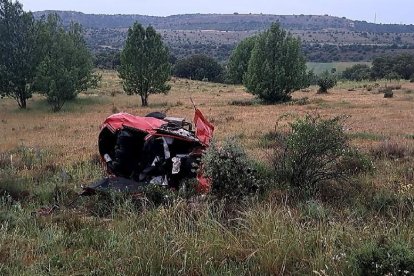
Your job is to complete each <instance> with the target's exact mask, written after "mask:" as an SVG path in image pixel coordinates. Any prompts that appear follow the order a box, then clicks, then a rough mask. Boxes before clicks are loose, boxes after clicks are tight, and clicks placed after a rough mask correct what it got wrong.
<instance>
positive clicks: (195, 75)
mask: <svg viewBox="0 0 414 276" xmlns="http://www.w3.org/2000/svg"><path fill="white" fill-rule="evenodd" d="M174 75H175V76H177V77H180V78H189V79H193V80H200V81H201V80H204V79H207V80H209V81H213V82H221V81H223V67H222V66H221V65H220V64H219V63H218V62H217V61H216V60H215V59H214V58H211V57H209V56H206V55H193V56H191V57H189V58H186V59H182V60H179V61H177V63H176V64H175V66H174Z"/></svg>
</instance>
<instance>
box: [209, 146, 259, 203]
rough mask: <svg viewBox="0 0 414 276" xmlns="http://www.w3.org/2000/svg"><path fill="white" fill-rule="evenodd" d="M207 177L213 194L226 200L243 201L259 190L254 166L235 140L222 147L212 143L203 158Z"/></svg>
mask: <svg viewBox="0 0 414 276" xmlns="http://www.w3.org/2000/svg"><path fill="white" fill-rule="evenodd" d="M203 164H204V170H205V174H206V176H207V177H208V178H209V179H210V181H211V186H212V194H213V195H215V196H217V197H218V198H224V199H236V200H238V199H243V198H245V197H247V196H249V195H251V194H252V193H254V192H255V191H256V190H257V188H258V186H259V185H258V184H259V181H258V180H257V179H256V176H255V174H256V173H255V171H254V170H253V167H254V164H253V162H252V161H251V160H250V159H249V158H248V156H247V154H246V152H245V151H244V150H243V149H242V148H241V147H240V146H239V145H238V144H237V141H235V140H234V139H228V140H226V141H225V142H224V143H223V145H222V146H221V147H220V146H218V145H217V144H216V143H212V145H211V146H210V147H209V149H208V150H207V152H206V153H205V154H204V156H203Z"/></svg>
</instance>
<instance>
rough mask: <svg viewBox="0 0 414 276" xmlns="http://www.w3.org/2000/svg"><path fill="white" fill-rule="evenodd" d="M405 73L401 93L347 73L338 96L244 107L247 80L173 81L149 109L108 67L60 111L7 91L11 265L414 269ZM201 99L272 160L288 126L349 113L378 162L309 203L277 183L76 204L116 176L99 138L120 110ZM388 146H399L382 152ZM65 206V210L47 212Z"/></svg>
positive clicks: (37, 271) (209, 112) (232, 132)
mask: <svg viewBox="0 0 414 276" xmlns="http://www.w3.org/2000/svg"><path fill="white" fill-rule="evenodd" d="M400 84H401V85H402V88H401V89H399V90H396V91H394V92H395V93H394V98H391V99H385V98H384V97H383V95H382V94H378V93H375V92H376V90H377V88H374V89H373V90H372V91H368V90H367V89H366V88H364V85H362V84H359V83H345V84H343V83H342V84H339V85H338V87H337V88H336V89H333V90H332V91H330V93H328V94H327V95H319V94H316V88H313V89H311V91H310V92H295V93H294V98H295V99H303V98H307V100H303V102H304V103H305V104H301V105H299V104H295V102H293V103H289V104H280V105H259V104H252V105H248V106H240V105H232V104H231V103H233V102H235V101H238V102H240V101H242V102H243V101H251V100H252V99H253V98H252V96H251V95H250V94H247V93H246V92H245V91H244V88H243V87H241V86H231V85H223V84H214V83H206V82H195V81H188V80H183V79H173V80H172V81H171V85H172V90H171V92H170V93H169V94H168V95H155V96H151V97H150V98H149V102H150V106H149V107H147V108H142V107H140V105H139V102H140V101H139V98H138V97H137V96H127V95H125V94H123V93H122V88H121V85H120V81H119V79H118V78H117V76H116V74H115V73H114V72H109V71H106V72H103V83H102V86H101V87H100V88H98V89H96V90H93V91H88V92H87V93H86V94H82V95H80V96H79V98H78V99H77V100H76V101H74V102H72V103H68V104H67V105H65V106H64V108H63V111H62V112H60V113H52V112H50V110H49V107H48V106H47V104H46V102H45V99H44V98H43V97H41V96H39V95H35V96H34V97H33V99H31V100H30V101H29V102H28V110H18V108H17V104H16V103H15V102H14V101H13V100H11V99H1V100H0V127H1V131H0V192H2V194H4V196H2V197H0V223H1V227H0V274H1V275H85V274H91V275H131V274H133V275H148V274H157V275H158V274H160V275H269V274H270V275H303V274H308V275H309V274H313V275H355V274H361V271H364V270H362V269H363V268H364V266H372V270H371V271H374V272H375V271H377V273H378V274H379V273H380V272H381V271H382V270H381V269H382V268H383V267H387V266H389V267H391V268H395V267H397V269H400V270H401V266H397V265H395V264H396V263H397V264H400V263H401V262H403V263H404V264H406V266H405V267H403V271H402V272H401V271H399V272H398V271H397V270H396V271H395V273H394V274H393V275H403V273H405V272H404V271H408V272H407V274H410V273H414V270H411V269H414V268H413V266H414V265H413V264H414V257H413V256H414V251H413V248H414V230H413V229H414V215H413V214H414V213H413V211H414V190H413V188H414V186H413V184H414V168H413V167H414V139H413V136H414V112H413V110H414V84H412V83H408V82H407V83H405V82H402V83H400ZM350 88H355V89H353V90H354V91H348V90H349V89H350ZM190 97H192V99H193V100H194V102H195V103H196V104H197V106H198V107H199V108H200V109H201V110H202V111H203V113H204V114H205V115H206V116H207V117H208V118H209V119H210V120H211V121H212V122H213V124H214V125H215V127H216V133H215V137H216V139H217V140H219V141H222V140H224V139H225V138H227V137H230V136H233V137H237V139H239V141H240V142H241V144H242V145H243V146H244V148H245V149H246V150H247V152H248V153H249V155H250V156H251V158H253V159H255V160H258V161H259V162H261V163H263V164H264V165H266V164H267V162H268V159H267V152H266V151H265V150H264V149H263V148H262V147H261V146H260V140H261V139H262V137H263V136H264V135H265V134H267V133H269V132H271V131H273V130H275V128H276V127H283V126H286V125H288V124H289V123H290V122H292V121H293V120H294V119H295V118H299V117H301V116H303V115H306V114H320V115H321V116H322V117H324V118H328V117H332V116H337V115H344V116H346V120H345V121H344V127H345V131H346V133H347V134H348V135H349V137H350V139H351V142H352V144H353V145H355V146H356V147H357V148H359V149H360V150H361V151H362V152H364V153H366V154H367V155H369V156H370V158H372V162H373V166H374V171H373V172H370V173H366V174H362V175H359V176H358V177H357V178H355V179H352V182H350V183H346V185H344V186H343V187H336V186H335V187H334V188H333V189H332V190H330V193H328V195H329V196H328V199H326V197H325V199H323V198H315V199H312V200H308V201H296V200H293V199H292V197H291V195H289V193H288V192H287V191H286V189H284V188H283V187H279V186H277V184H275V186H274V187H273V189H272V190H271V191H269V192H268V193H266V194H265V195H263V196H261V197H260V198H256V199H251V200H250V201H248V202H245V203H243V204H242V205H240V206H236V207H234V206H233V208H230V211H229V206H227V205H223V204H220V203H217V202H212V201H211V200H208V199H207V200H206V199H199V198H192V199H190V200H186V199H177V200H176V201H175V202H173V203H171V204H170V205H168V206H161V207H158V208H155V207H152V206H151V204H149V203H148V202H145V201H143V202H142V203H141V204H140V205H139V206H138V207H137V206H136V204H133V202H132V201H131V200H130V199H120V198H114V199H112V200H108V199H101V198H97V197H96V198H95V197H92V198H84V199H81V200H80V202H78V203H77V204H76V205H74V206H71V207H64V205H65V203H67V202H69V201H70V199H71V198H73V197H74V196H75V195H76V193H77V192H79V191H81V189H80V187H81V185H87V184H89V183H91V182H93V181H95V180H97V179H99V178H100V177H102V176H103V170H102V167H101V165H100V163H99V160H98V159H99V158H98V157H97V152H98V149H97V136H98V133H99V127H100V124H101V123H102V122H103V121H104V119H105V118H106V117H107V116H108V115H111V114H112V113H114V112H120V111H125V112H129V113H132V114H136V115H145V114H147V113H149V112H151V111H167V113H168V114H169V115H175V116H182V117H186V118H187V119H189V120H191V118H192V116H193V108H192V104H191V101H190ZM391 147H392V148H391ZM378 149H382V150H384V151H387V150H389V151H391V150H393V151H396V152H398V153H399V155H398V157H397V158H394V157H392V158H391V157H389V156H388V157H375V155H373V152H375V151H377V152H378ZM275 183H277V179H276V180H275ZM54 204H58V205H60V206H61V208H60V209H57V210H56V211H55V212H53V213H52V214H50V215H46V216H43V215H39V212H38V211H39V210H41V208H42V207H45V206H53V205H54ZM376 254H377V255H379V256H386V257H383V259H384V258H385V260H386V261H384V263H381V262H380V260H383V259H381V258H380V257H378V258H374V257H372V256H376ZM371 257H372V258H371ZM374 259H375V260H378V263H375V262H371V260H374ZM401 260H403V261H401ZM399 261H401V262H399ZM387 262H388V263H387ZM375 269H376V270H375ZM404 269H405V270H404ZM365 271H366V270H365ZM374 274H375V273H374Z"/></svg>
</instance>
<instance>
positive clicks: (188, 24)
mask: <svg viewBox="0 0 414 276" xmlns="http://www.w3.org/2000/svg"><path fill="white" fill-rule="evenodd" d="M49 13H57V14H58V15H59V16H60V17H61V19H62V21H63V23H64V24H65V25H68V24H70V22H72V21H74V22H79V23H80V24H82V25H83V27H84V28H85V30H86V39H87V42H88V44H89V46H90V47H91V49H92V50H93V51H94V52H105V51H117V50H119V49H121V48H122V46H123V44H124V41H125V38H126V31H127V29H128V28H129V27H130V26H131V25H132V24H133V23H134V22H136V21H138V22H139V23H141V24H143V25H152V26H154V27H155V28H156V29H157V30H158V31H159V32H161V34H162V35H163V38H164V40H165V41H166V43H167V44H168V45H169V47H170V48H171V52H172V54H173V55H174V56H176V57H178V58H182V57H185V56H188V55H191V54H195V53H204V54H207V55H210V56H213V57H215V58H216V59H218V60H220V61H222V62H225V61H226V60H227V59H228V57H229V55H230V53H231V51H232V49H233V48H234V47H235V45H236V44H237V43H238V42H239V41H240V40H242V39H243V38H245V37H247V36H251V35H254V34H257V33H258V32H260V31H263V30H265V29H267V28H268V27H269V26H270V24H271V23H272V22H279V23H280V24H281V25H282V26H283V27H284V28H286V29H287V30H289V31H290V32H291V33H292V34H294V35H295V36H298V37H300V38H301V40H302V42H303V48H304V51H305V53H306V55H307V57H308V59H309V60H310V61H316V62H332V61H369V60H372V58H373V57H375V56H377V55H381V54H391V53H396V52H414V25H398V24H374V23H368V22H365V21H354V20H350V19H347V18H340V17H333V16H328V15H267V14H184V15H172V16H167V17H158V16H145V15H101V14H84V13H81V12H71V11H41V12H35V13H34V16H35V17H36V18H41V17H42V16H44V15H47V14H49Z"/></svg>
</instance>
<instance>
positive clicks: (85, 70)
mask: <svg viewBox="0 0 414 276" xmlns="http://www.w3.org/2000/svg"><path fill="white" fill-rule="evenodd" d="M40 24H41V28H40V30H39V43H41V45H43V49H42V53H43V59H42V61H41V62H40V64H39V67H38V71H37V74H36V82H35V87H36V89H38V90H39V91H40V92H41V93H42V94H44V95H45V96H46V97H47V101H48V102H49V104H50V105H51V106H52V109H53V111H54V112H57V111H59V110H61V109H62V107H63V105H64V104H65V102H67V101H69V100H73V99H74V98H75V97H76V96H77V94H78V93H79V92H81V91H85V90H87V89H88V88H90V87H95V86H96V85H97V82H98V79H99V76H97V75H94V74H93V73H92V69H93V62H92V56H91V54H90V52H89V51H88V49H87V47H86V43H85V41H84V39H83V36H82V29H81V26H80V25H79V24H71V26H70V28H69V30H68V31H65V29H64V28H63V26H62V24H61V23H60V20H59V17H58V16H57V15H50V16H49V17H48V19H47V21H42V22H41V23H40Z"/></svg>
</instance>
